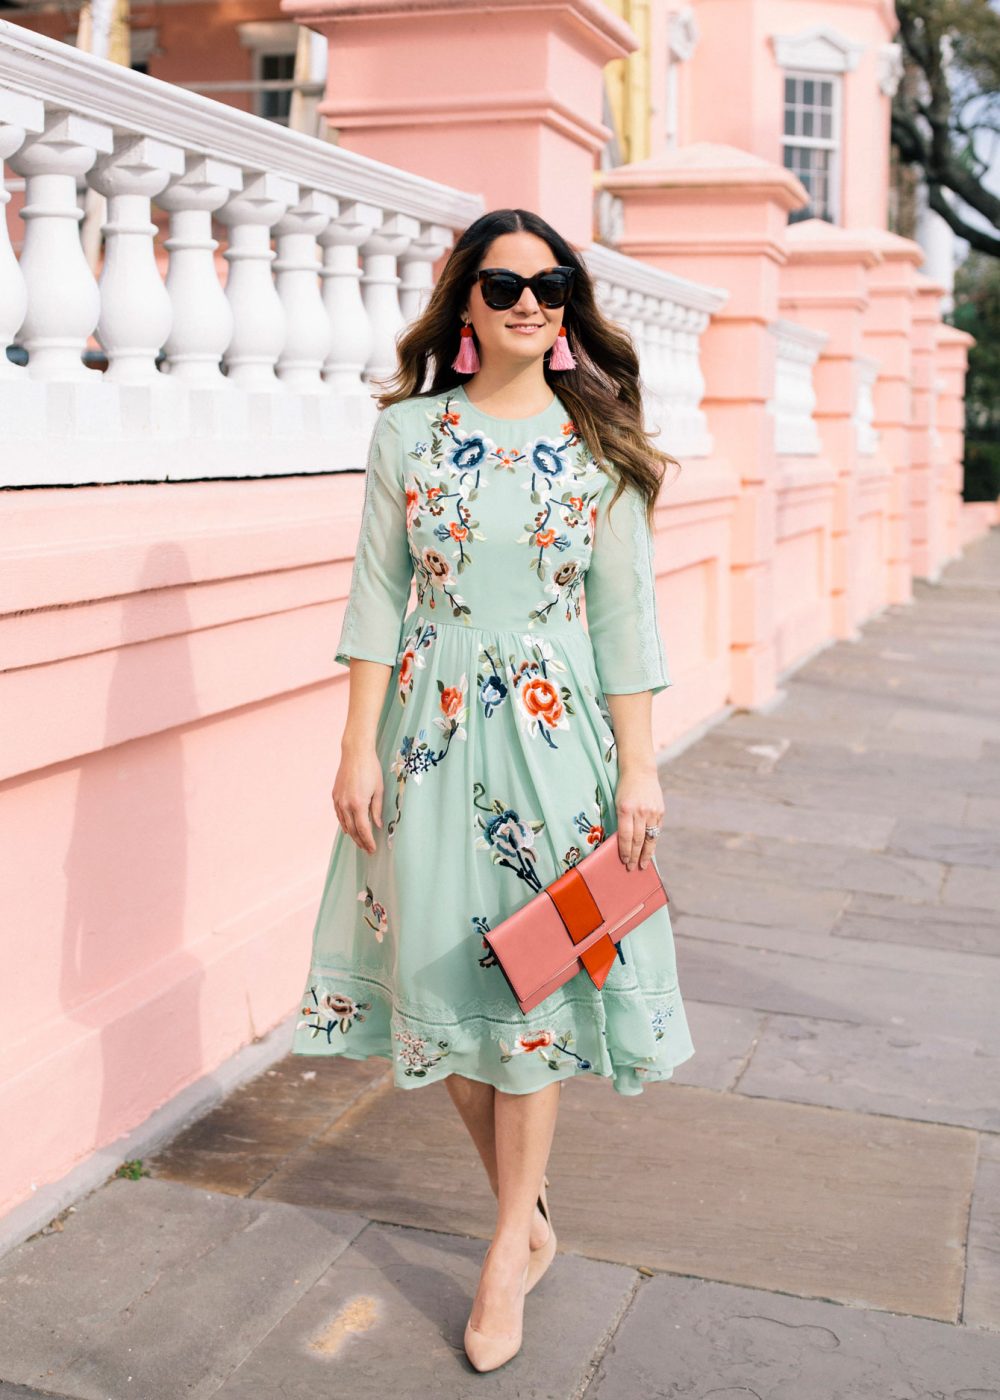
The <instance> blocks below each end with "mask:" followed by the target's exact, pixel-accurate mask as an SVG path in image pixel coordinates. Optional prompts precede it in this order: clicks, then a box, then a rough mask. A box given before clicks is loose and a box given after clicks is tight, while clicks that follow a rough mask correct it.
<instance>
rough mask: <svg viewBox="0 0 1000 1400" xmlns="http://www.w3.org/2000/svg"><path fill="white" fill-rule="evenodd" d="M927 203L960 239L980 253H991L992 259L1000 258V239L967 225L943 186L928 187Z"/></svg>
mask: <svg viewBox="0 0 1000 1400" xmlns="http://www.w3.org/2000/svg"><path fill="white" fill-rule="evenodd" d="M927 203H928V204H929V205H930V207H931V208H932V209H933V210H934V212H935V214H940V215H941V217H942V219H944V221H945V223H946V224H947V225H948V226H949V228H951V229H953V230H954V232H955V233H957V234H958V236H959V238H964V239H965V240H966V242H967V243H969V244H970V245H971V247H973V248H975V249H977V250H978V251H979V252H980V253H989V254H990V256H991V257H994V258H1000V238H994V237H993V235H992V234H990V233H987V232H986V231H985V230H983V229H980V228H976V227H975V225H973V224H969V223H966V221H965V220H964V219H963V218H962V216H961V215H960V214H959V213H957V212H956V211H955V209H954V208H953V207H952V205H951V204H950V203H949V202H948V200H947V199H945V197H944V193H943V191H942V189H941V186H940V185H939V184H936V183H931V184H928V186H927Z"/></svg>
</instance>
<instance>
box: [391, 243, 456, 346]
mask: <svg viewBox="0 0 1000 1400" xmlns="http://www.w3.org/2000/svg"><path fill="white" fill-rule="evenodd" d="M453 241H454V238H453V235H452V231H451V229H450V228H444V227H443V226H442V225H441V224H421V225H420V236H419V237H418V238H415V239H414V240H413V242H412V243H411V244H410V246H409V247H408V248H406V249H404V251H403V252H402V253H401V254H400V255H399V275H400V282H399V305H400V310H401V311H402V313H403V320H404V321H405V323H406V324H407V325H409V324H410V322H411V321H415V320H416V319H417V317H418V316H419V315H420V313H421V311H423V309H424V307H425V306H426V305H427V303H428V301H429V300H430V295H431V292H432V291H433V289H434V264H435V263H436V262H437V260H438V258H439V257H440V256H441V254H442V253H446V252H447V251H448V249H449V248H450V247H451V245H452V242H453Z"/></svg>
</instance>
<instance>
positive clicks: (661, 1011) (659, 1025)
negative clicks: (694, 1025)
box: [649, 1006, 674, 1040]
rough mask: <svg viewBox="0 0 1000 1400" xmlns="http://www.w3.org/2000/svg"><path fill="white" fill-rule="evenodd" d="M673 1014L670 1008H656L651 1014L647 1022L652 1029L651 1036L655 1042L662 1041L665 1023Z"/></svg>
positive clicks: (665, 1027) (672, 1009)
mask: <svg viewBox="0 0 1000 1400" xmlns="http://www.w3.org/2000/svg"><path fill="white" fill-rule="evenodd" d="M673 1014H674V1008H673V1007H672V1006H658V1007H657V1008H656V1010H655V1011H653V1012H651V1014H650V1018H649V1021H650V1025H651V1026H652V1028H653V1035H654V1037H655V1038H656V1039H657V1040H662V1039H663V1036H664V1034H665V1032H666V1029H667V1022H668V1021H669V1020H670V1017H671V1016H672V1015H673Z"/></svg>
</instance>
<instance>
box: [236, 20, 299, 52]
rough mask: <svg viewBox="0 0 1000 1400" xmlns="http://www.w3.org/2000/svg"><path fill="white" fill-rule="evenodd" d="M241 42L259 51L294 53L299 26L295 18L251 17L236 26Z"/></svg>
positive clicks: (246, 46)
mask: <svg viewBox="0 0 1000 1400" xmlns="http://www.w3.org/2000/svg"><path fill="white" fill-rule="evenodd" d="M236 32H237V34H238V35H239V40H240V43H241V44H242V45H243V46H244V47H245V48H248V49H253V50H255V51H256V52H257V53H294V52H295V47H296V45H297V44H298V41H299V26H298V25H297V24H296V23H295V21H294V20H281V19H251V20H245V21H244V22H243V23H242V24H238V25H237V26H236Z"/></svg>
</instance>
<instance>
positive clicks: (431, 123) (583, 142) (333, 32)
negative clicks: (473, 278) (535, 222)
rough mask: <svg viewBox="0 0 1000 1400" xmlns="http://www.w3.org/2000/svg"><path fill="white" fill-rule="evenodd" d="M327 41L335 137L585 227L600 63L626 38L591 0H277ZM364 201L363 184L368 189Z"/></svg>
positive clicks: (585, 237) (391, 161) (562, 225)
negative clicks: (533, 0) (527, 1)
mask: <svg viewBox="0 0 1000 1400" xmlns="http://www.w3.org/2000/svg"><path fill="white" fill-rule="evenodd" d="M281 9H282V11H283V12H284V13H285V14H288V15H291V16H292V17H293V18H294V19H296V20H299V21H300V22H301V23H303V24H306V25H308V26H309V28H310V29H315V30H318V31H320V32H321V33H323V34H325V35H326V37H327V39H328V41H329V46H330V54H329V64H328V71H327V86H326V94H325V96H324V98H323V100H322V102H321V103H320V106H319V110H320V111H321V112H322V113H323V114H324V115H325V116H326V118H327V120H328V121H329V122H331V123H332V125H333V126H334V127H336V128H337V129H338V132H339V144H340V145H341V146H342V147H343V148H344V149H345V150H349V151H358V152H360V153H361V154H362V155H366V156H371V157H372V158H373V159H375V160H381V161H385V162H386V163H387V164H388V165H392V166H396V167H399V168H400V169H403V170H408V171H411V172H412V173H413V174H416V175H425V176H427V177H429V178H430V179H434V180H442V181H444V182H445V184H448V185H456V186H458V187H459V188H460V189H466V190H469V191H471V192H473V193H480V194H482V196H483V199H484V200H485V203H486V208H487V209H495V208H507V207H512V206H513V207H519V208H527V209H531V210H533V211H534V212H536V213H538V214H541V215H542V217H543V218H545V219H547V220H548V221H549V222H550V223H551V224H552V225H553V227H555V228H557V229H558V230H559V232H560V233H562V234H563V235H564V236H565V237H566V238H568V239H569V240H570V242H572V243H573V244H575V245H576V246H581V245H584V244H587V243H589V242H590V241H591V238H592V236H593V200H594V182H593V177H594V167H595V163H596V156H597V153H598V152H599V151H600V150H601V149H602V148H603V147H604V146H605V145H606V143H607V141H608V140H609V139H610V137H611V136H612V135H613V133H612V131H611V130H610V129H609V128H608V127H607V126H605V125H604V122H603V121H602V112H603V70H604V66H605V64H607V63H608V62H609V61H610V60H611V59H614V58H624V57H626V56H627V55H628V54H630V53H631V52H632V51H633V50H634V49H636V48H638V40H637V39H636V37H635V35H634V34H633V32H632V30H631V29H630V28H629V27H628V25H627V24H625V22H624V21H623V20H621V19H619V18H618V17H617V16H616V15H614V14H613V13H612V12H611V10H610V8H609V7H608V6H607V5H605V4H603V3H602V0H559V3H555V0H537V3H533V4H532V5H530V6H526V5H524V4H523V3H521V2H520V0H491V2H490V4H489V5H483V4H481V3H479V0H434V3H433V4H430V3H419V0H418V3H414V0H362V3H360V4H359V3H358V0H282V3H281ZM373 200H376V201H377V196H376V195H375V194H373Z"/></svg>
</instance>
